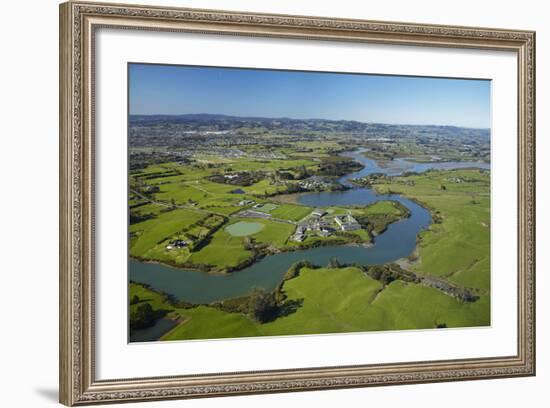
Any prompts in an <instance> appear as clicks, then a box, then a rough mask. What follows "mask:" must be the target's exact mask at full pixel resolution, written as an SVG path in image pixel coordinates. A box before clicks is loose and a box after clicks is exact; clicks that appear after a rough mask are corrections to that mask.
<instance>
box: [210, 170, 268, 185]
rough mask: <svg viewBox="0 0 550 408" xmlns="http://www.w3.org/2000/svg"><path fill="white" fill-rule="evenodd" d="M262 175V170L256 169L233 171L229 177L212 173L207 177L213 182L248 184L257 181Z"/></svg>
mask: <svg viewBox="0 0 550 408" xmlns="http://www.w3.org/2000/svg"><path fill="white" fill-rule="evenodd" d="M263 177H264V174H263V173H262V172H257V171H243V172H239V173H233V174H231V175H230V177H226V175H223V174H213V175H211V176H210V177H208V179H209V180H210V181H213V182H215V183H221V184H231V185H235V186H244V187H246V186H250V185H252V184H254V183H257V182H258V181H260V180H261V179H262V178H263Z"/></svg>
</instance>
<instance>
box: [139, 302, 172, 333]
mask: <svg viewBox="0 0 550 408" xmlns="http://www.w3.org/2000/svg"><path fill="white" fill-rule="evenodd" d="M165 314H166V311H163V310H154V309H153V307H152V306H151V305H150V304H149V303H141V304H139V305H138V306H137V307H136V308H133V309H132V310H131V311H130V328H131V329H144V328H146V327H150V326H152V325H153V324H155V322H156V321H157V319H159V318H161V317H162V316H164V315H165Z"/></svg>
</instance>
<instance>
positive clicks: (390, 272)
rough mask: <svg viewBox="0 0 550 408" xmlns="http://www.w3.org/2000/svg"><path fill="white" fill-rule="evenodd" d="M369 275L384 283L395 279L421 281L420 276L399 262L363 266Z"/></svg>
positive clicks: (386, 283) (387, 283)
mask: <svg viewBox="0 0 550 408" xmlns="http://www.w3.org/2000/svg"><path fill="white" fill-rule="evenodd" d="M361 268H362V269H363V270H364V271H365V272H366V274H367V275H368V276H370V277H371V278H372V279H375V280H377V281H379V282H382V283H383V284H384V285H389V284H390V283H391V282H393V281H395V280H402V281H405V282H414V283H419V282H420V278H419V277H418V276H416V275H415V274H414V273H413V272H410V271H407V270H405V269H403V268H401V267H400V266H399V265H397V264H387V265H372V266H369V267H361Z"/></svg>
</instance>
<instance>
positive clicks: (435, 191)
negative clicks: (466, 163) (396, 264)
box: [376, 170, 491, 290]
mask: <svg viewBox="0 0 550 408" xmlns="http://www.w3.org/2000/svg"><path fill="white" fill-rule="evenodd" d="M457 178H458V179H463V180H468V181H467V182H458V183H457V182H454V183H453V182H450V181H449V180H453V179H457ZM402 179H405V177H399V178H396V179H394V181H393V182H391V183H384V184H379V185H376V189H377V190H379V191H388V190H391V191H393V192H398V193H400V194H404V195H406V196H408V197H412V198H415V199H417V200H419V201H420V202H422V203H424V204H425V205H428V206H429V207H430V209H431V210H432V213H435V212H436V211H437V212H438V214H439V216H440V217H441V223H433V224H432V225H431V226H430V228H429V230H427V231H424V232H422V233H421V234H420V237H421V241H420V245H419V255H420V258H419V259H420V262H419V263H418V264H416V265H415V266H414V269H415V270H417V271H419V272H422V273H427V274H432V275H436V276H442V277H445V278H447V279H449V280H450V281H452V282H456V283H458V284H460V285H464V286H468V287H473V288H479V289H482V290H488V289H489V288H490V269H489V267H490V228H489V227H488V226H489V225H490V216H491V214H490V188H489V187H490V174H489V173H487V172H480V171H478V170H447V171H429V172H426V173H423V174H422V175H415V176H409V177H406V179H408V180H413V181H414V183H415V184H414V186H410V185H405V184H402V183H400V182H399V181H400V180H402ZM442 186H444V188H445V189H442Z"/></svg>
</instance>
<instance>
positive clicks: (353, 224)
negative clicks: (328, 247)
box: [334, 214, 361, 231]
mask: <svg viewBox="0 0 550 408" xmlns="http://www.w3.org/2000/svg"><path fill="white" fill-rule="evenodd" d="M334 222H335V223H336V224H338V226H339V227H340V229H341V230H342V231H356V230H359V229H361V224H359V222H357V220H356V219H355V218H353V216H352V215H351V214H346V215H340V216H336V217H334Z"/></svg>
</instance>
